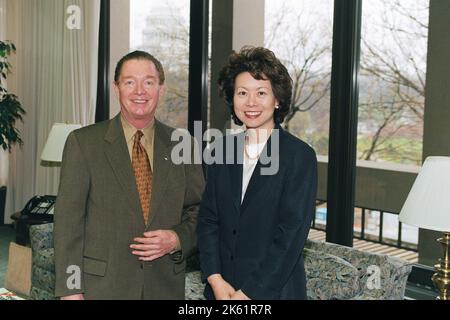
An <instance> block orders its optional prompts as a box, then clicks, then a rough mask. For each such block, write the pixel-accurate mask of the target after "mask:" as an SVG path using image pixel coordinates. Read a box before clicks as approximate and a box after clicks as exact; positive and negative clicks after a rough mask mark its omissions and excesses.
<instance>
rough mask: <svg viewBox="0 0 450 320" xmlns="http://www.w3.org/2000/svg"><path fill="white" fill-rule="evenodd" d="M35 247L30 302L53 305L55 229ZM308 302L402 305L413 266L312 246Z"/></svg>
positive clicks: (307, 257)
mask: <svg viewBox="0 0 450 320" xmlns="http://www.w3.org/2000/svg"><path fill="white" fill-rule="evenodd" d="M30 239H31V247H32V277H31V293H30V298H31V299H39V300H41V299H42V300H46V299H54V293H53V292H54V283H55V269H54V268H55V267H54V251H53V224H43V225H35V226H31V227H30ZM303 255H304V261H305V270H306V276H307V294H308V299H312V300H330V299H339V300H343V299H358V300H392V299H403V298H404V293H405V288H406V282H407V279H408V276H409V274H410V272H411V269H412V263H409V262H407V261H404V260H401V259H398V258H394V257H390V256H387V255H379V254H373V253H368V252H364V251H360V250H356V249H353V248H349V247H344V246H340V245H337V244H333V243H327V242H318V241H312V240H308V241H307V243H306V245H305V248H304V251H303ZM204 287H205V284H204V283H202V282H201V277H200V271H199V261H198V255H194V256H192V257H190V258H189V259H188V261H187V269H186V300H201V299H204V297H203V289H204Z"/></svg>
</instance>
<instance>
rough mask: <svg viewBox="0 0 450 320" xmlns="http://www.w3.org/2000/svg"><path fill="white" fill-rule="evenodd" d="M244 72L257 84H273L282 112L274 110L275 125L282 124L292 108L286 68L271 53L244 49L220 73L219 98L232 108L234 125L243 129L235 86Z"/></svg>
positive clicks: (289, 78)
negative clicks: (236, 108)
mask: <svg viewBox="0 0 450 320" xmlns="http://www.w3.org/2000/svg"><path fill="white" fill-rule="evenodd" d="M242 72H248V73H250V74H251V75H252V77H253V78H255V79H256V80H270V83H271V85H272V91H273V93H274V95H275V98H276V99H277V101H278V105H279V108H278V109H275V112H274V120H275V123H282V122H283V121H284V117H285V116H286V115H287V114H288V112H289V109H290V107H291V97H292V78H291V76H290V75H289V73H288V71H287V69H286V67H285V66H284V65H283V64H282V63H281V62H280V60H278V59H277V57H276V56H275V54H274V53H273V52H272V51H270V50H269V49H266V48H262V47H252V46H245V47H243V48H242V49H241V51H239V53H237V52H235V51H233V52H232V53H231V55H230V57H229V58H228V64H227V65H225V66H224V67H223V68H222V70H221V71H220V73H219V79H218V80H217V82H218V84H219V95H220V96H221V97H224V99H225V102H226V103H227V104H228V106H229V107H230V111H231V116H232V117H233V120H234V123H236V124H237V125H242V124H243V123H242V121H241V120H239V119H238V117H237V116H236V114H235V113H234V104H233V97H234V89H235V88H234V85H235V81H236V77H237V76H238V75H239V74H241V73H242Z"/></svg>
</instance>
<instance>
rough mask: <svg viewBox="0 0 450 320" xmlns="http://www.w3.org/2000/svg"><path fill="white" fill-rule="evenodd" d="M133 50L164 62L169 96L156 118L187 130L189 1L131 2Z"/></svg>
mask: <svg viewBox="0 0 450 320" xmlns="http://www.w3.org/2000/svg"><path fill="white" fill-rule="evenodd" d="M130 5H131V13H130V14H131V19H130V23H131V28H130V32H131V34H130V48H131V50H136V49H141V50H145V51H148V52H149V53H151V54H152V55H154V56H155V57H156V58H157V59H158V60H160V61H161V63H162V65H163V67H164V71H165V75H166V88H167V89H166V94H165V97H164V99H163V101H162V103H161V104H160V105H159V106H158V110H157V113H156V117H157V118H158V119H160V120H161V121H163V122H164V123H167V124H168V125H171V126H173V127H177V128H187V115H188V112H187V110H188V80H189V71H188V70H189V0H165V1H158V0H131V1H130Z"/></svg>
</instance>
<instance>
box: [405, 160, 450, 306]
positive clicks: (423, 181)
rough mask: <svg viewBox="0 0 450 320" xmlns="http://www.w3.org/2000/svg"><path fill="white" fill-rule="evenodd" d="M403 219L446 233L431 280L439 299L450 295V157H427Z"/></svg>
mask: <svg viewBox="0 0 450 320" xmlns="http://www.w3.org/2000/svg"><path fill="white" fill-rule="evenodd" d="M399 219H400V221H401V222H403V223H406V224H410V225H414V226H416V227H419V228H422V229H428V230H434V231H441V232H443V233H444V235H443V237H442V238H439V239H437V242H439V243H440V244H441V245H442V248H443V257H442V258H440V259H439V263H438V264H436V265H435V270H436V273H435V274H434V275H433V277H432V280H433V283H434V285H435V286H436V288H437V289H438V291H439V296H438V297H437V299H440V300H449V298H450V295H449V293H450V260H449V248H450V157H428V158H426V159H425V162H424V163H423V166H422V169H421V170H420V172H419V174H418V176H417V178H416V181H415V182H414V185H413V186H412V188H411V191H410V192H409V195H408V197H407V199H406V201H405V203H404V205H403V208H402V210H401V211H400V217H399Z"/></svg>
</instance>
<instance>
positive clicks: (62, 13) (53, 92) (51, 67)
mask: <svg viewBox="0 0 450 320" xmlns="http://www.w3.org/2000/svg"><path fill="white" fill-rule="evenodd" d="M14 2H15V4H14V6H15V9H16V19H17V20H16V21H18V22H17V23H16V27H17V29H18V30H19V32H18V37H17V38H18V41H17V43H16V44H17V52H18V54H17V66H14V65H13V68H16V67H17V69H15V70H16V72H18V75H17V95H18V97H19V100H20V101H21V102H22V104H23V106H24V108H25V110H26V111H27V114H26V116H25V117H24V122H23V124H21V125H20V127H19V128H20V131H21V132H22V139H23V141H24V145H23V147H22V148H15V149H14V151H13V153H12V154H11V155H10V162H9V164H10V168H9V177H8V185H7V186H8V189H7V190H8V191H7V202H6V210H5V223H9V222H10V220H9V217H10V215H11V214H12V213H14V212H17V211H20V210H21V209H23V207H24V205H25V203H26V202H27V200H29V199H30V198H31V197H32V196H35V195H45V194H50V195H56V194H57V190H58V184H59V173H60V168H59V165H53V166H52V165H49V164H44V163H41V160H40V156H41V152H42V149H43V147H44V145H45V142H46V139H47V136H48V134H49V132H50V129H51V127H52V125H53V123H55V122H67V123H80V124H82V125H83V126H85V125H88V124H91V123H94V119H95V102H96V94H97V61H98V57H97V54H98V30H99V17H100V1H99V0H70V1H69V0H64V1H61V0H34V1H29V0H19V1H16V0H14ZM74 5H75V7H76V8H79V10H80V11H79V13H80V15H78V13H77V11H70V12H69V13H68V12H67V11H68V8H69V7H70V6H74ZM72 8H73V7H72ZM74 15H75V16H74ZM74 17H75V18H74ZM77 17H79V18H80V19H81V20H80V21H81V24H80V25H79V27H80V28H79V29H77V28H75V29H70V28H69V27H68V25H67V22H68V21H69V25H71V26H72V27H73V26H75V27H76V24H73V23H70V22H73V19H75V20H76V19H77Z"/></svg>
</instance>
